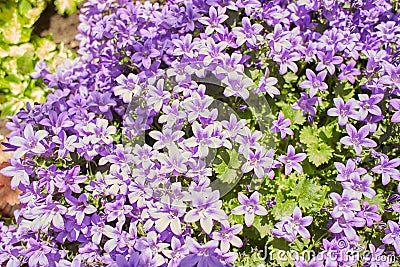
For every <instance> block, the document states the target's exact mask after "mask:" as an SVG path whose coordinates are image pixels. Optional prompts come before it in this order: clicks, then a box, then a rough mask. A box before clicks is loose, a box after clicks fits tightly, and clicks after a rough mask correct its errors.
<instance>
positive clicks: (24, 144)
mask: <svg viewBox="0 0 400 267" xmlns="http://www.w3.org/2000/svg"><path fill="white" fill-rule="evenodd" d="M48 134H49V133H48V132H47V131H45V130H39V131H37V132H34V131H33V127H32V125H31V124H27V125H26V126H25V129H24V133H23V137H21V136H13V137H11V138H10V141H9V143H10V144H11V145H12V146H15V147H17V150H16V151H15V152H14V157H16V158H21V157H22V156H24V155H25V154H26V153H28V152H30V153H33V154H36V155H37V154H39V155H40V154H43V153H45V152H46V148H45V147H44V145H43V144H42V141H43V140H44V139H45V138H46V136H47V135H48Z"/></svg>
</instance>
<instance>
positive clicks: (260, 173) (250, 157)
mask: <svg viewBox="0 0 400 267" xmlns="http://www.w3.org/2000/svg"><path fill="white" fill-rule="evenodd" d="M266 152H267V151H266V149H265V147H261V148H260V149H258V148H257V149H256V151H255V152H253V151H248V152H246V153H245V155H244V156H245V158H246V159H247V162H245V163H244V164H243V166H242V168H241V170H242V172H244V173H248V172H250V171H251V170H254V173H255V174H256V176H257V177H258V178H260V179H261V178H264V175H265V172H264V170H265V169H268V168H270V167H271V166H272V164H273V160H272V158H269V157H268V156H267V155H266Z"/></svg>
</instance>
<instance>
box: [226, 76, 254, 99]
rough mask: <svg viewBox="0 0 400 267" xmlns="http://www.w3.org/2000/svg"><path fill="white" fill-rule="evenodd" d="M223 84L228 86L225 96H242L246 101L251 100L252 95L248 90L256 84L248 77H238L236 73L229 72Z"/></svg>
mask: <svg viewBox="0 0 400 267" xmlns="http://www.w3.org/2000/svg"><path fill="white" fill-rule="evenodd" d="M222 82H224V83H225V84H226V85H227V87H225V90H224V96H226V97H230V96H240V97H241V98H243V99H244V100H246V99H247V98H249V95H250V94H249V90H248V89H247V88H248V87H250V86H252V85H253V84H254V83H253V81H252V80H251V79H250V78H248V77H247V76H243V75H238V74H237V73H235V72H229V73H228V75H227V77H226V78H224V79H223V80H222Z"/></svg>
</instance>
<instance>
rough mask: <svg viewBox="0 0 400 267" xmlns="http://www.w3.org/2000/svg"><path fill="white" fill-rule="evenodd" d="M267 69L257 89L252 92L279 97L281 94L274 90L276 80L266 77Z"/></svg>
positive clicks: (267, 74)
mask: <svg viewBox="0 0 400 267" xmlns="http://www.w3.org/2000/svg"><path fill="white" fill-rule="evenodd" d="M268 76H269V69H268V68H267V69H266V71H265V74H264V76H263V77H261V78H260V82H259V83H258V87H257V88H256V89H255V90H254V92H255V93H264V92H265V93H267V94H268V95H269V96H270V97H272V98H274V96H276V95H280V94H281V92H280V91H279V89H278V88H276V86H275V85H276V84H277V83H278V79H277V78H275V77H268Z"/></svg>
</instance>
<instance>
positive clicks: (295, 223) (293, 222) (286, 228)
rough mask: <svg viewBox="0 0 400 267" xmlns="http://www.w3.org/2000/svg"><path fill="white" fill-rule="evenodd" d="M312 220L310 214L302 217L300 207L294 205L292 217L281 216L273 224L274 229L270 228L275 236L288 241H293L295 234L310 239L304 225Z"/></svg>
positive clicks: (307, 224)
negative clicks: (279, 219)
mask: <svg viewBox="0 0 400 267" xmlns="http://www.w3.org/2000/svg"><path fill="white" fill-rule="evenodd" d="M312 221H313V217H312V216H306V217H302V213H301V210H300V208H299V207H296V208H295V209H294V211H293V215H292V217H289V216H285V217H282V219H281V221H279V222H278V223H276V224H275V229H272V230H271V233H272V234H273V235H274V236H276V237H282V238H284V239H285V240H287V241H288V242H293V241H294V240H295V239H296V236H297V234H300V235H301V236H302V237H303V238H306V239H310V237H311V236H310V232H308V230H307V229H306V227H307V226H309V225H310V224H311V223H312Z"/></svg>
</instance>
